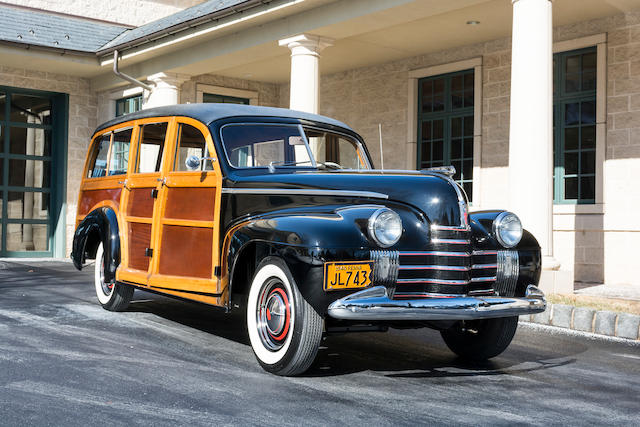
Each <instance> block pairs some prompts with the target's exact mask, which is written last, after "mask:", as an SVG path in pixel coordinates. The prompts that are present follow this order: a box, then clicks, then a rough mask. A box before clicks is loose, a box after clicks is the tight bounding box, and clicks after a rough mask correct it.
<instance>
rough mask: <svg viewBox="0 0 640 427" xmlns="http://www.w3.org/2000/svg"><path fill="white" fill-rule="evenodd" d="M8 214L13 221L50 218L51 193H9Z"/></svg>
mask: <svg viewBox="0 0 640 427" xmlns="http://www.w3.org/2000/svg"><path fill="white" fill-rule="evenodd" d="M7 208H8V209H7V213H8V217H9V218H11V219H42V220H46V219H48V218H49V193H40V192H32V191H24V192H22V191H9V198H8V201H7Z"/></svg>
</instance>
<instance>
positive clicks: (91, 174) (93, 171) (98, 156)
mask: <svg viewBox="0 0 640 427" xmlns="http://www.w3.org/2000/svg"><path fill="white" fill-rule="evenodd" d="M110 141H111V132H109V133H106V134H104V135H101V136H99V137H98V138H97V139H96V143H95V145H94V149H93V153H92V156H91V161H90V162H89V171H88V172H87V178H99V177H101V176H106V175H107V159H108V158H109V142H110Z"/></svg>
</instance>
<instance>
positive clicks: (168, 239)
mask: <svg viewBox="0 0 640 427" xmlns="http://www.w3.org/2000/svg"><path fill="white" fill-rule="evenodd" d="M170 138H171V142H170V143H168V144H167V150H168V151H167V153H166V155H165V161H166V163H167V165H166V166H167V167H166V169H165V170H164V171H163V174H162V185H161V188H159V194H158V205H157V206H158V209H157V210H156V211H155V214H156V217H155V218H154V235H153V241H154V245H153V246H154V248H153V258H152V266H151V275H150V278H149V282H148V283H149V286H150V287H151V288H155V289H157V290H159V291H162V292H167V293H171V294H174V295H178V296H182V297H185V298H189V299H195V300H198V301H203V302H207V303H210V304H218V303H219V298H218V297H219V296H220V294H219V293H220V291H221V290H220V285H219V280H218V277H217V276H216V274H215V273H216V267H218V263H219V261H218V260H219V250H220V249H219V242H218V236H219V234H220V230H219V225H220V224H219V218H220V201H221V194H220V189H221V185H222V175H221V171H220V166H219V163H218V161H217V156H216V154H215V148H214V145H213V140H212V138H211V135H210V133H209V130H208V129H207V127H206V126H205V125H203V124H202V123H200V122H198V121H196V120H193V119H188V118H176V119H175V122H174V123H173V124H172V131H171V136H170ZM194 156H195V158H197V159H198V161H197V162H196V163H195V165H198V166H197V167H196V168H195V169H192V170H189V167H188V166H187V165H186V160H187V158H189V157H191V160H192V161H193V160H195V159H194ZM192 166H193V165H192Z"/></svg>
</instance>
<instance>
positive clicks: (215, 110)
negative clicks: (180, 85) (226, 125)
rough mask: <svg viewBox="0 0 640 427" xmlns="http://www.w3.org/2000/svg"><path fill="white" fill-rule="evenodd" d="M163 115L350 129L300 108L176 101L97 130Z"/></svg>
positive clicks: (119, 119) (204, 120)
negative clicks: (280, 119) (298, 121)
mask: <svg viewBox="0 0 640 427" xmlns="http://www.w3.org/2000/svg"><path fill="white" fill-rule="evenodd" d="M162 116H181V117H190V118H193V119H196V120H199V121H201V122H202V123H205V124H206V125H208V124H210V123H211V122H213V121H216V120H219V119H226V118H230V117H283V118H288V119H301V120H309V121H314V122H320V123H327V124H330V125H333V126H339V127H342V128H346V129H349V130H352V129H351V128H350V127H349V126H347V125H346V124H344V123H342V122H341V121H338V120H335V119H332V118H330V117H325V116H321V115H318V114H311V113H305V112H302V111H295V110H288V109H286V108H275V107H259V106H255V105H242V104H211V103H207V104H177V105H168V106H164V107H156V108H149V109H146V110H140V111H137V112H135V113H131V114H126V115H124V116H120V117H116V118H115V119H112V120H109V121H108V122H106V123H103V124H101V125H100V126H98V128H97V129H96V132H99V131H101V130H102V129H106V128H108V127H111V126H114V125H118V124H120V123H124V122H128V121H131V120H137V119H146V118H150V117H162Z"/></svg>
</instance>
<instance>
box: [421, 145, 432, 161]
mask: <svg viewBox="0 0 640 427" xmlns="http://www.w3.org/2000/svg"><path fill="white" fill-rule="evenodd" d="M420 150H421V151H420V159H421V161H422V162H428V161H431V144H430V143H429V142H423V143H422V144H421V146H420Z"/></svg>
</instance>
